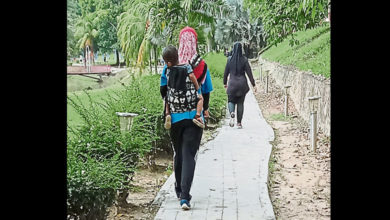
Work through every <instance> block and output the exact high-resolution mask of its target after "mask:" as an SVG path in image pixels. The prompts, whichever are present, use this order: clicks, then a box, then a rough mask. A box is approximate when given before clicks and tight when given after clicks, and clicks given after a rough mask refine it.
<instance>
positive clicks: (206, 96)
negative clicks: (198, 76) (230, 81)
mask: <svg viewBox="0 0 390 220" xmlns="http://www.w3.org/2000/svg"><path fill="white" fill-rule="evenodd" d="M202 96H203V110H204V111H206V110H209V102H210V93H204V94H202Z"/></svg>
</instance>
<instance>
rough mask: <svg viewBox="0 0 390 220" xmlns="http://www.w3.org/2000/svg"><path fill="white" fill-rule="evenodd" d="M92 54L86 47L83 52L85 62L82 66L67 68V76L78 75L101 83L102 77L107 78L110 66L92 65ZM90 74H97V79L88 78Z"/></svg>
mask: <svg viewBox="0 0 390 220" xmlns="http://www.w3.org/2000/svg"><path fill="white" fill-rule="evenodd" d="M92 55H93V54H92V52H91V49H90V48H89V46H86V51H85V60H84V66H68V67H67V74H68V75H80V76H85V77H89V78H92V79H96V80H98V82H103V79H102V75H107V76H109V75H110V74H111V66H109V65H96V66H95V65H92V57H93V56H92ZM91 74H97V75H99V78H97V77H93V76H88V75H91Z"/></svg>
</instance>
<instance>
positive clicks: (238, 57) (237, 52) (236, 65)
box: [229, 42, 245, 73]
mask: <svg viewBox="0 0 390 220" xmlns="http://www.w3.org/2000/svg"><path fill="white" fill-rule="evenodd" d="M244 61H245V59H244V56H243V55H242V45H241V43H240V42H236V43H234V46H233V54H232V56H231V57H230V60H229V66H230V68H232V69H235V70H236V73H237V72H238V70H240V69H241V68H242V67H243V65H245V63H244Z"/></svg>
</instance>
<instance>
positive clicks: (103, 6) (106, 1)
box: [96, 0, 122, 53]
mask: <svg viewBox="0 0 390 220" xmlns="http://www.w3.org/2000/svg"><path fill="white" fill-rule="evenodd" d="M96 9H97V12H98V13H97V16H98V17H99V20H98V23H97V29H98V31H99V35H98V37H97V39H96V41H97V46H98V48H99V51H100V52H102V53H106V52H108V53H110V52H111V51H112V50H113V49H119V41H118V37H117V25H118V22H117V16H119V14H120V13H122V5H121V2H120V1H118V0H100V1H98V4H97V6H96Z"/></svg>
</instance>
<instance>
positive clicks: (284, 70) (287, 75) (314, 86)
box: [259, 57, 331, 136]
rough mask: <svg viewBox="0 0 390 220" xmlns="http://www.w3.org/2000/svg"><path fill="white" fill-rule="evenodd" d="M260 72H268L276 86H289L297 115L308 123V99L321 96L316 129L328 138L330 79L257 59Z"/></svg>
mask: <svg viewBox="0 0 390 220" xmlns="http://www.w3.org/2000/svg"><path fill="white" fill-rule="evenodd" d="M259 64H263V65H262V70H263V73H264V70H269V74H270V77H272V78H273V79H274V80H275V82H276V84H277V86H279V87H281V88H283V87H284V85H286V84H287V85H291V87H290V88H289V95H290V98H291V100H292V101H293V103H294V106H295V108H296V109H297V111H298V113H299V115H300V116H301V117H302V118H303V119H304V120H305V121H306V122H307V123H310V109H309V101H308V99H307V98H308V97H310V96H315V95H318V96H321V98H320V100H319V102H318V111H317V121H318V125H317V126H318V129H319V130H320V131H322V132H323V133H324V134H325V135H327V136H330V102H331V99H330V79H326V78H325V77H323V76H317V75H314V74H312V73H310V72H305V71H300V70H297V69H296V68H295V67H291V66H282V65H280V64H279V63H275V62H269V61H267V60H265V59H262V58H261V57H260V58H259Z"/></svg>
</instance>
